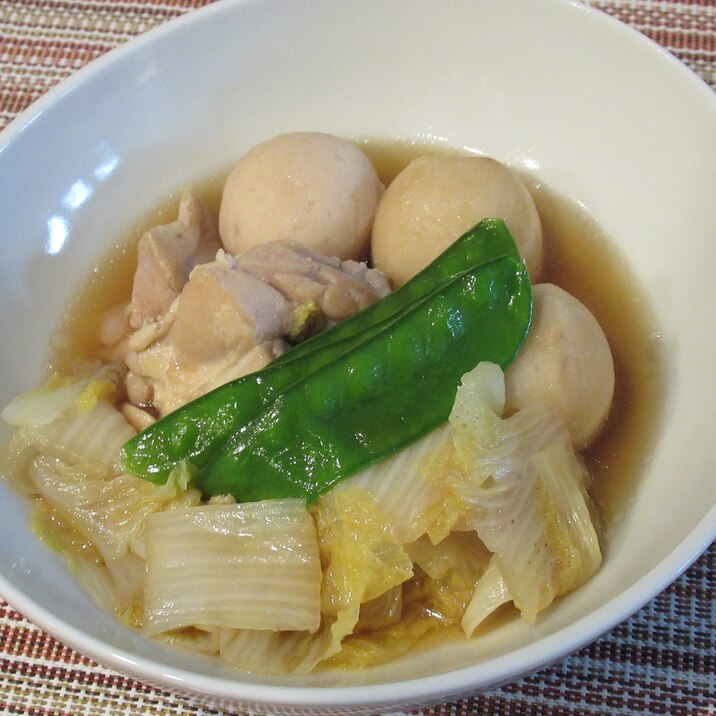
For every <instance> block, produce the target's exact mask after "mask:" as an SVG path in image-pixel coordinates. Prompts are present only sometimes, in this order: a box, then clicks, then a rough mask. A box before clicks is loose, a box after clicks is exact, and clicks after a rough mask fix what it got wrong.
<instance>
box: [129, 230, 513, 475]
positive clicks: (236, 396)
mask: <svg viewBox="0 0 716 716" xmlns="http://www.w3.org/2000/svg"><path fill="white" fill-rule="evenodd" d="M498 256H512V257H514V258H518V253H517V248H516V246H515V243H514V240H513V239H512V236H511V234H510V232H509V231H508V229H507V227H506V226H505V223H504V222H503V221H502V220H501V219H485V220H484V221H482V222H480V223H479V224H478V225H477V226H475V227H474V228H473V229H471V230H470V231H468V232H467V233H466V234H464V235H463V236H462V237H460V239H458V240H457V241H456V242H455V243H454V244H452V245H451V246H450V247H449V248H448V249H447V250H446V251H444V252H443V253H442V254H441V255H440V256H439V257H438V258H437V259H435V261H433V262H432V263H431V264H430V265H429V266H427V267H426V268H425V269H424V270H423V271H421V272H420V273H419V274H418V275H417V276H415V278H413V279H412V280H411V281H409V282H408V283H406V284H405V285H404V286H403V287H401V288H400V289H398V290H397V291H394V292H393V293H391V294H389V295H388V296H386V297H385V298H383V299H382V300H381V301H378V302H376V303H374V304H373V305H372V306H369V307H368V308H366V309H365V310H363V311H361V312H360V313H358V314H356V315H355V316H352V317H351V318H348V319H346V320H345V321H343V322H341V323H339V324H337V325H336V326H333V327H332V328H330V329H328V330H326V331H324V332H323V333H320V334H318V335H317V336H314V337H313V338H310V339H308V340H306V341H304V342H303V343H301V344H299V345H298V346H295V347H294V348H292V349H291V350H289V351H287V352H286V353H285V354H284V355H283V356H281V357H279V358H277V359H276V360H274V361H273V362H272V363H270V364H269V365H268V366H267V367H266V368H264V369H262V370H260V371H257V372H256V373H252V374H250V375H247V376H244V377H242V378H239V379H237V380H234V381H231V382H229V383H226V384H225V385H222V386H220V387H219V388H216V389H215V390H213V391H211V392H209V393H207V394H206V395H203V396H201V397H200V398H197V399H196V400H194V401H192V402H191V403H188V404H187V405H184V406H182V407H181V408H179V409H177V410H175V411H173V412H172V413H170V414H169V415H167V416H165V417H164V418H162V419H161V420H159V421H157V422H156V423H154V424H153V425H151V426H149V427H148V428H146V429H145V430H144V431H142V432H141V433H139V434H138V435H136V436H135V437H133V438H132V439H131V440H129V441H128V442H127V443H126V444H125V445H124V447H123V449H122V452H121V461H122V465H123V468H124V469H125V470H126V471H127V472H129V473H131V474H133V475H137V476H139V477H143V478H144V479H146V480H150V481H152V482H156V483H160V484H161V483H164V482H166V480H167V477H168V475H169V473H170V472H171V470H172V469H173V468H174V467H175V466H176V465H177V463H179V462H180V461H182V460H185V461H188V462H190V463H191V464H192V465H194V466H195V467H197V468H200V469H201V468H203V467H204V466H205V465H206V464H207V462H208V461H209V459H210V458H211V456H212V455H213V453H214V451H215V450H216V449H218V447H219V446H220V445H221V444H222V443H223V442H224V441H225V440H226V439H227V438H228V437H229V436H230V435H231V434H232V433H234V432H235V431H236V430H238V429H239V427H240V426H241V425H243V424H245V423H246V422H247V421H249V420H250V419H251V418H253V417H254V416H255V415H256V414H257V413H259V411H260V410H262V409H263V408H265V407H266V406H267V405H269V404H270V403H271V402H272V401H273V400H274V399H275V398H276V397H277V396H278V395H279V394H280V393H281V392H282V391H284V390H285V389H286V388H288V387H289V386H290V385H293V384H294V383H296V382H297V381H299V380H301V379H303V378H304V377H305V376H306V375H308V374H309V373H311V372H313V371H315V370H318V369H319V368H321V367H322V366H324V365H326V364H327V363H330V362H331V361H332V360H334V359H335V358H336V357H337V356H339V355H341V354H343V353H345V352H347V351H349V350H351V349H352V348H354V347H355V346H356V345H358V344H359V343H361V342H363V341H365V340H367V339H369V338H370V337H371V336H372V335H373V334H374V333H375V332H376V331H379V330H382V329H383V328H384V327H385V325H384V324H385V322H386V321H388V322H389V321H391V320H393V319H394V318H396V317H397V316H399V315H400V314H401V313H402V312H403V311H405V310H406V309H407V308H408V307H409V306H410V305H411V303H413V302H414V301H415V300H417V299H419V298H420V297H422V296H424V295H426V294H427V293H429V292H430V291H431V290H433V289H434V288H435V287H436V286H438V285H439V284H440V282H441V281H443V280H444V279H446V278H448V277H450V276H452V275H454V274H455V273H458V272H460V271H464V270H465V269H467V268H470V267H472V266H477V265H480V264H482V263H484V262H486V261H489V260H491V259H494V258H496V257H498Z"/></svg>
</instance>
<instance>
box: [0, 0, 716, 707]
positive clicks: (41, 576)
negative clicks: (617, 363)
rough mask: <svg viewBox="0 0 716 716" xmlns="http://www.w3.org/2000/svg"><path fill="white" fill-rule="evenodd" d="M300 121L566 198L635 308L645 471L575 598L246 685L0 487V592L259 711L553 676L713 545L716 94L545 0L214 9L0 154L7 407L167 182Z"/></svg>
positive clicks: (138, 660) (629, 37)
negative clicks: (145, 617)
mask: <svg viewBox="0 0 716 716" xmlns="http://www.w3.org/2000/svg"><path fill="white" fill-rule="evenodd" d="M297 129H311V130H319V131H326V132H332V133H335V134H339V135H343V136H362V137H363V136H369V137H370V136H375V137H402V138H413V137H417V138H423V139H434V140H438V141H444V142H446V143H448V144H450V145H458V146H468V147H474V148H478V149H480V150H482V151H484V152H486V153H488V154H491V155H493V156H495V157H497V158H498V159H501V160H503V161H506V162H508V163H510V164H512V165H514V166H516V167H518V168H520V169H523V170H525V171H528V172H533V173H535V174H537V175H538V176H539V177H540V178H541V179H542V180H544V181H545V182H547V183H548V184H550V185H551V186H552V187H553V188H554V189H556V190H557V191H558V192H560V193H561V194H564V195H566V196H568V197H571V198H572V199H574V200H576V201H578V202H580V203H581V204H583V205H584V207H586V209H587V210H588V211H589V212H590V213H591V214H592V215H593V216H594V217H596V219H597V220H598V221H599V222H600V223H601V225H602V227H603V228H604V229H605V231H606V232H607V233H608V234H609V235H611V236H612V237H614V239H615V240H616V241H617V242H618V244H619V246H620V247H621V249H622V251H623V253H624V255H625V256H626V257H627V259H628V261H629V262H630V263H631V265H632V267H633V269H634V271H635V272H636V273H637V275H638V278H639V280H640V282H641V284H642V286H643V287H644V289H645V291H646V292H647V294H648V296H649V299H650V300H651V302H652V304H653V307H654V310H655V312H656V314H657V316H658V319H659V323H660V329H661V332H662V339H663V343H664V345H665V347H666V349H667V359H666V363H667V365H666V372H667V389H666V395H665V400H666V408H665V413H666V415H665V419H664V421H663V424H662V426H661V433H660V435H659V436H658V440H657V444H656V447H655V449H654V454H653V457H652V461H651V467H650V469H649V471H648V474H647V475H646V476H645V477H644V479H643V480H642V482H641V484H640V485H639V488H638V490H637V494H636V496H635V499H634V503H633V504H632V505H631V508H630V509H629V511H628V514H627V516H626V518H625V519H624V520H623V521H622V522H621V523H620V524H619V525H618V526H617V527H616V529H615V530H614V533H613V534H612V536H611V540H610V543H609V549H608V554H607V558H606V560H605V563H604V566H603V568H602V569H601V571H600V572H599V573H598V574H597V576H596V577H595V578H594V580H593V581H592V582H591V584H590V585H589V587H588V588H585V589H582V590H579V591H578V592H577V593H575V594H573V595H571V596H569V597H568V598H566V599H564V600H562V602H561V603H560V605H559V608H558V609H554V610H552V611H550V613H549V614H548V615H546V616H545V617H544V618H543V619H541V620H540V622H539V624H538V626H537V627H535V628H534V629H529V628H527V627H526V626H524V625H523V624H521V623H514V624H509V625H507V626H506V627H504V628H501V629H498V630H496V631H494V632H492V633H490V634H488V635H486V636H485V637H484V638H483V639H481V640H476V641H474V642H466V643H465V644H463V645H462V646H461V647H460V648H455V647H451V648H450V649H442V650H439V653H434V652H431V653H419V654H415V655H412V656H409V657H407V658H405V659H402V660H399V661H398V662H396V663H394V664H392V665H389V666H384V667H379V668H375V669H371V670H367V671H364V672H358V673H351V674H334V675H327V676H326V675H324V676H321V677H313V678H308V679H303V680H301V681H294V682H290V681H286V680H276V679H264V678H258V677H246V676H243V675H240V674H237V673H235V672H232V671H231V670H229V669H227V668H222V667H220V666H218V665H216V664H215V663H213V662H212V661H209V660H202V659H197V658H196V657H193V656H189V655H186V654H183V653H181V652H177V651H171V650H167V649H165V648H164V647H162V646H161V645H158V644H156V643H154V642H151V641H148V640H145V639H143V638H142V637H140V636H139V635H138V634H136V633H134V632H132V631H130V630H128V629H126V628H124V627H123V626H121V625H120V624H118V623H117V622H116V621H115V620H114V619H113V618H112V617H111V616H109V615H108V614H105V613H103V612H102V611H101V610H99V609H97V608H96V607H95V606H94V605H93V604H92V602H91V601H90V599H89V598H88V597H87V596H86V595H85V594H84V593H82V592H81V591H80V590H79V589H78V588H77V587H76V586H75V584H74V582H73V580H72V579H71V577H70V576H69V575H68V573H67V572H66V571H65V569H64V567H63V566H62V564H61V562H60V561H59V560H58V558H57V557H56V556H55V555H54V554H52V553H51V552H50V551H49V550H48V549H46V548H45V547H44V546H43V545H42V544H41V543H39V542H38V541H37V539H36V538H35V537H34V536H33V535H32V534H31V532H30V530H29V528H28V524H27V520H26V517H27V509H26V507H25V506H24V504H23V503H22V501H21V500H20V499H19V498H17V497H16V496H14V495H12V494H10V493H9V492H8V491H7V490H5V489H4V487H3V488H2V492H0V501H1V504H2V514H3V517H2V520H0V592H1V593H2V594H3V596H4V597H5V598H6V599H7V600H9V601H10V602H11V603H12V604H13V605H15V606H16V607H17V608H18V609H19V610H21V611H22V612H24V613H25V614H26V615H27V616H28V617H29V618H30V619H31V620H33V621H34V622H36V623H37V624H39V625H41V626H42V627H44V628H46V629H47V630H48V631H50V632H51V633H53V634H55V635H56V636H58V637H59V638H60V639H61V640H63V641H65V642H67V643H68V644H70V645H71V646H73V647H75V648H77V649H79V650H80V651H82V652H84V653H85V654H87V655H89V656H91V657H93V658H94V659H96V660H98V661H99V662H101V663H104V664H107V665H110V666H113V667H115V668H117V669H119V670H121V671H123V672H127V673H130V674H133V675H136V676H139V677H141V678H143V679H146V680H148V681H151V682H154V683H158V684H162V685H163V686H165V687H168V688H171V689H175V690H176V689H179V690H183V691H187V692H192V693H198V694H202V695H203V696H204V697H205V698H214V699H215V700H216V701H217V702H222V703H226V704H232V705H235V706H244V707H254V708H256V709H259V710H267V709H268V710H272V709H273V710H279V711H280V710H284V711H285V710H288V709H289V707H293V708H294V709H295V711H294V712H309V711H321V710H325V711H343V712H344V713H345V712H351V711H359V710H366V711H369V710H377V709H386V708H390V707H397V706H405V705H410V704H420V703H425V702H436V701H439V700H444V699H449V698H450V697H454V696H456V695H459V694H465V693H468V692H474V691H476V690H479V689H484V688H487V687H490V686H493V685H496V684H499V683H502V682H505V681H507V680H509V679H512V678H514V677H516V676H518V675H521V674H523V673H525V672H528V671H530V670H532V669H534V668H536V667H539V666H541V665H543V664H546V663H548V662H550V661H553V660H555V659H558V658H560V657H561V656H563V655H565V654H566V653H568V652H570V651H572V650H574V649H576V648H578V647H580V646H582V645H584V644H586V643H587V642H589V641H590V640H592V639H594V638H595V637H596V636H598V635H599V634H601V633H603V632H605V631H606V630H608V629H609V628H611V627H612V626H614V625H615V624H617V623H618V622H620V621H621V620H623V619H625V618H626V617H627V616H629V615H630V614H631V613H633V612H634V611H635V610H636V609H638V608H639V607H640V606H641V605H643V604H644V603H645V602H647V601H648V600H649V599H651V598H652V597H653V596H654V595H656V594H657V593H658V592H659V591H660V590H662V589H663V588H664V587H665V586H666V585H667V584H669V583H670V582H671V581H672V580H673V579H674V578H675V577H676V576H677V575H678V574H679V573H680V572H681V571H682V570H683V569H684V568H685V567H686V566H687V565H688V564H689V563H690V562H691V561H692V560H693V559H694V558H695V557H696V556H697V555H698V554H699V553H700V552H701V551H703V550H704V548H705V547H706V546H707V545H708V544H709V543H710V542H711V541H712V540H713V538H714V527H715V525H716V508H715V507H714V502H715V498H716V480H715V479H714V473H715V472H716V459H715V452H714V440H713V425H714V424H716V381H714V372H713V360H714V357H715V356H716V340H715V338H714V331H713V328H712V322H713V320H714V315H716V292H715V289H714V285H715V284H714V278H713V266H714V265H716V241H714V237H716V210H715V209H714V206H715V205H714V196H716V97H715V96H714V94H713V93H712V92H711V90H709V89H708V88H707V86H706V85H705V84H703V83H701V82H700V80H698V79H697V78H696V77H695V76H694V75H692V74H691V73H690V72H689V71H687V70H686V69H685V68H684V67H683V66H681V65H680V64H679V63H678V62H677V61H675V60H674V59H673V58H672V57H671V56H669V55H668V54H667V53H666V52H664V51H663V50H660V49H659V48H658V47H656V46H655V45H654V44H652V43H650V42H649V41H647V40H646V39H644V38H643V37H641V36H640V35H638V34H637V33H636V32H634V31H632V30H630V29H628V28H627V27H625V26H623V25H620V24H619V23H617V22H616V21H614V20H612V19H610V18H608V17H607V16H605V15H602V14H601V13H599V12H596V11H593V10H590V9H588V8H585V7H583V6H581V5H579V4H577V3H572V2H566V1H563V0H493V1H489V0H450V2H433V1H428V0H404V1H403V0H392V1H391V2H385V1H384V0H361V2H341V3H336V2H335V1H334V0H311V1H306V2H301V3H291V2H279V1H278V0H261V1H258V0H252V1H248V0H246V1H237V2H231V1H230V0H227V1H226V2H221V3H217V4H216V5H213V6H210V7H208V8H206V9H204V10H202V11H198V12H194V13H192V14H190V15H189V16H187V17H184V18H181V19H179V20H177V21H175V22H172V23H170V24H169V25H168V26H165V27H163V28H160V29H159V30H158V31H154V32H150V33H148V34H147V35H146V36H144V37H142V38H140V39H138V40H136V41H134V42H131V43H129V44H128V45H127V46H125V47H122V48H121V49H119V50H117V51H114V52H112V53H110V54H109V55H108V56H106V57H103V58H102V59H101V60H99V61H97V62H95V63H93V64H92V66H90V67H89V68H86V69H84V70H82V71H81V72H78V73H77V74H76V75H75V76H73V77H72V78H71V79H70V80H69V81H67V82H65V83H63V84H62V85H61V86H60V87H58V88H57V89H55V90H53V91H52V92H50V93H49V94H48V95H47V96H45V97H43V98H42V99H41V100H40V101H39V102H37V103H36V104H35V105H33V107H31V108H30V109H29V110H28V111H27V112H25V113H24V114H23V115H22V116H21V117H20V118H19V119H18V120H17V121H16V122H15V123H13V125H12V126H11V127H9V128H8V129H7V130H6V131H5V132H4V133H3V134H2V143H1V144H0V187H2V190H1V191H0V217H2V220H1V222H0V275H1V278H0V296H1V299H2V300H1V303H0V335H2V336H3V341H2V362H1V363H0V404H5V403H7V402H8V400H9V399H10V398H11V397H12V396H13V395H15V394H16V393H18V392H19V391H21V390H23V389H25V388H28V387H30V386H32V385H33V384H35V383H36V382H37V381H38V379H39V375H40V369H41V364H42V361H43V356H44V355H45V354H46V352H47V343H48V336H49V335H50V333H51V332H52V330H53V328H54V327H55V325H56V323H57V320H58V317H59V315H60V312H61V310H62V308H63V306H64V305H65V303H66V301H67V299H68V297H69V295H70V294H71V292H72V289H73V287H75V286H76V285H77V284H78V282H79V281H80V279H81V278H82V277H83V276H84V275H85V274H86V272H87V270H88V267H90V266H91V264H92V263H93V261H94V260H96V258H97V257H98V256H99V255H100V254H101V253H102V252H103V250H104V249H105V248H106V247H107V246H108V245H109V244H110V243H111V242H113V241H114V240H115V239H116V238H117V237H119V236H121V235H122V234H123V232H125V231H126V230H127V229H128V228H129V227H130V226H131V225H132V223H133V222H134V221H135V220H137V218H138V217H141V216H143V215H144V214H145V213H146V211H147V210H149V209H150V208H151V207H153V206H155V205H156V204H157V203H158V202H159V201H160V200H161V199H162V198H163V197H165V196H166V195H168V194H169V193H170V192H171V191H173V190H175V189H176V188H177V187H178V186H180V185H181V184H183V183H186V182H188V181H191V180H195V179H197V178H201V177H204V176H206V175H207V174H208V173H209V172H210V171H211V170H214V169H216V168H217V167H224V166H225V165H226V163H227V161H228V160H230V159H234V158H236V157H238V156H240V155H241V154H242V153H243V152H244V151H245V150H246V149H247V148H249V147H250V146H251V145H252V144H254V143H256V142H257V141H260V140H263V139H266V138H268V137H270V136H273V135H274V134H277V133H280V132H283V131H291V130H297Z"/></svg>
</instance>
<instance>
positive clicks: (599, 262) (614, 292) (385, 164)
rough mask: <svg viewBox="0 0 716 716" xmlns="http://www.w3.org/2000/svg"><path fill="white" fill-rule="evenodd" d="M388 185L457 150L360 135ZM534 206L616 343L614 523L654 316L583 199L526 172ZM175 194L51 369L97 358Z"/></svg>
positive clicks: (568, 283)
mask: <svg viewBox="0 0 716 716" xmlns="http://www.w3.org/2000/svg"><path fill="white" fill-rule="evenodd" d="M359 144H360V146H361V148H362V149H363V150H364V151H365V152H366V154H367V155H368V156H369V157H370V159H371V161H372V162H373V164H374V166H375V167H376V169H377V171H378V174H379V175H380V177H381V179H382V181H383V182H384V183H385V184H388V183H390V181H392V179H393V178H394V177H395V176H397V174H398V173H399V172H400V171H401V170H402V169H403V168H404V167H405V166H406V165H407V164H408V163H409V162H410V161H411V160H412V159H414V158H415V157H417V156H420V155H421V154H427V153H431V154H444V155H447V154H456V153H460V152H459V151H458V150H455V149H450V148H446V147H436V146H435V145H432V144H429V143H425V142H393V141H391V142H382V141H374V140H368V141H362V142H359ZM225 176H226V172H217V173H216V174H215V175H212V176H211V177H209V178H208V179H206V180H204V181H202V182H199V183H197V185H196V188H197V190H198V192H199V194H200V195H201V197H202V198H203V200H204V201H205V202H206V203H207V205H208V206H209V207H210V208H212V209H213V210H215V211H218V207H219V202H220V198H221V187H222V185H223V179H224V177H225ZM523 178H524V179H525V183H526V184H528V188H529V189H530V190H531V192H532V195H533V197H534V199H535V203H536V204H537V208H538V211H539V214H540V218H541V220H542V226H543V230H544V241H545V257H546V271H545V280H546V281H550V282H552V283H556V284H558V285H559V286H561V287H562V288H564V289H565V290H567V291H568V292H569V293H571V294H573V295H574V296H576V297H577V298H579V299H580V300H581V301H582V302H583V303H584V304H585V305H586V306H588V307H589V309H590V310H591V311H592V312H593V313H594V315H595V316H596V317H597V320H598V321H599V323H600V324H601V326H602V328H603V329H604V332H605V334H606V335H607V339H608V341H609V344H610V346H611V349H612V354H613V356H614V363H615V370H616V391H615V399H614V403H613V406H612V410H611V413H610V416H609V420H608V421H607V424H606V426H605V429H604V431H603V432H602V434H601V435H600V437H599V439H598V441H597V442H596V443H595V444H594V445H593V446H592V447H590V448H589V450H588V451H586V453H585V458H586V461H587V463H588V465H589V467H590V472H591V474H592V488H591V493H592V496H593V498H594V500H595V502H596V504H597V506H598V508H599V511H600V513H601V514H602V516H603V518H604V519H605V522H606V524H610V523H612V522H614V521H617V520H618V519H619V518H620V516H621V515H622V514H623V511H624V509H625V508H626V506H627V504H628V501H629V495H630V494H631V492H632V489H633V487H634V485H635V483H636V481H637V480H638V477H639V476H640V475H641V474H642V473H643V472H644V469H645V467H646V465H647V461H648V457H649V454H650V451H651V446H652V443H653V441H654V437H655V434H656V427H657V422H658V420H659V416H660V405H661V395H662V390H661V387H662V364H661V357H660V344H659V340H658V337H657V336H658V334H657V331H656V328H655V326H656V323H655V320H654V317H653V315H652V313H651V311H650V309H649V307H648V305H647V303H646V301H645V299H644V296H643V295H642V292H641V290H640V288H639V286H638V284H637V282H636V280H635V278H634V276H633V275H632V273H631V270H630V268H629V266H627V264H626V263H625V261H624V259H623V257H622V256H621V254H620V252H619V251H618V249H617V247H616V246H615V244H613V243H612V242H611V241H610V240H609V239H608V238H607V237H606V236H605V235H604V232H603V231H602V230H601V228H600V227H599V225H598V223H597V222H596V221H594V219H592V218H591V217H589V216H588V215H587V214H586V213H585V212H584V211H583V210H582V209H581V208H579V207H578V206H577V205H575V204H573V203H571V202H569V201H567V200H566V199H564V198H562V197H560V196H558V195H557V194H555V193H554V192H552V191H550V190H549V189H547V188H545V187H544V186H543V185H541V184H538V183H536V182H534V181H533V180H532V179H531V178H530V177H523ZM178 201H179V192H176V193H175V194H174V195H173V196H172V197H170V198H169V199H168V200H167V201H165V202H164V203H162V204H161V205H160V206H159V207H158V208H157V209H156V210H155V211H153V212H152V213H151V214H150V215H149V216H147V217H145V218H144V219H143V220H142V221H140V222H138V224H137V226H136V227H135V228H134V230H133V231H132V232H130V234H129V235H128V236H126V237H124V238H123V239H122V240H121V241H120V242H119V243H117V244H116V245H115V246H114V247H112V248H111V249H110V250H109V251H108V252H107V254H106V255H105V256H103V257H102V259H101V260H100V261H99V262H98V263H97V265H96V266H95V268H94V269H93V270H92V272H91V274H90V276H89V278H88V280H87V282H86V283H85V285H84V286H82V287H81V289H80V290H79V291H78V293H77V294H76V296H75V297H74V298H73V300H72V301H71V304H70V306H69V309H68V311H67V313H66V317H65V319H64V320H63V322H62V324H61V326H60V328H59V330H58V332H57V335H56V337H55V339H54V340H53V348H52V351H51V354H50V358H49V363H48V369H49V370H50V371H52V372H57V373H61V374H66V373H69V372H72V370H73V367H74V366H77V365H78V364H81V363H83V362H86V361H91V360H96V359H97V354H98V351H99V348H100V344H99V341H98V337H97V336H98V328H99V322H100V319H101V317H102V315H103V313H104V312H105V311H106V310H107V309H108V308H111V307H112V306H115V305H117V304H119V303H122V302H125V301H128V300H129V298H130V296H131V289H132V275H133V272H134V267H135V264H136V245H137V241H138V240H139V237H140V236H141V235H142V233H143V232H144V231H146V229H147V228H149V227H151V226H155V225H157V224H160V223H166V222H168V221H171V220H173V218H174V217H175V215H176V208H177V204H178Z"/></svg>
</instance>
